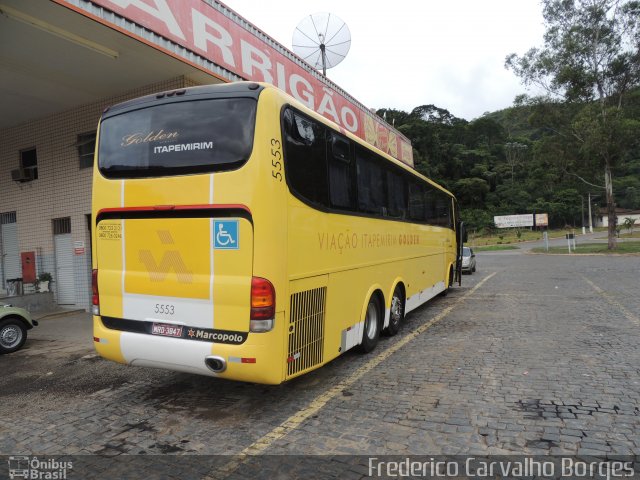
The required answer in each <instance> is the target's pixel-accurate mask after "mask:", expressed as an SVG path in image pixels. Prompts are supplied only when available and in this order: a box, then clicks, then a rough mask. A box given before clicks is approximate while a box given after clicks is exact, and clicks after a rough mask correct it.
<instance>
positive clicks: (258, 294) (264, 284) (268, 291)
mask: <svg viewBox="0 0 640 480" xmlns="http://www.w3.org/2000/svg"><path fill="white" fill-rule="evenodd" d="M275 316H276V291H275V289H274V288H273V285H272V284H271V282H270V281H269V280H267V279H266V278H260V277H252V278H251V317H250V322H249V331H250V332H254V333H259V332H268V331H270V330H272V329H273V321H274V317H275Z"/></svg>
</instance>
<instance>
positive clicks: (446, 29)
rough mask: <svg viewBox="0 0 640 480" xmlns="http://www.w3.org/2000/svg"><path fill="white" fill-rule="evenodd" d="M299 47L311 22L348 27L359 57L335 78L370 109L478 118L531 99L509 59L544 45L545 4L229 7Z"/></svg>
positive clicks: (353, 2) (333, 1)
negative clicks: (302, 28)
mask: <svg viewBox="0 0 640 480" xmlns="http://www.w3.org/2000/svg"><path fill="white" fill-rule="evenodd" d="M222 2H223V3H224V4H226V5H227V6H229V7H230V8H231V9H233V10H235V11H236V12H237V13H239V14H240V15H241V16H243V17H244V18H246V19H247V20H249V21H250V22H251V23H253V24H255V25H256V26H257V27H258V28H260V29H261V30H263V31H264V32H265V33H266V34H268V35H270V36H271V37H273V38H274V39H275V40H277V41H278V42H280V43H281V44H283V45H284V46H285V47H287V48H289V49H291V48H292V45H291V39H292V36H293V32H294V30H295V28H296V26H297V25H298V24H299V23H300V21H302V20H303V19H304V18H305V17H308V16H309V15H311V14H314V13H318V12H330V13H332V14H334V15H337V16H338V17H340V18H341V19H342V20H344V21H345V22H346V24H347V25H348V27H349V30H350V31H351V49H350V50H349V53H348V55H347V57H346V58H345V60H343V61H342V63H340V64H339V65H338V66H336V67H334V68H332V69H330V70H328V71H327V77H328V78H329V79H331V80H332V81H333V82H334V83H336V84H337V85H338V86H340V87H342V88H343V89H344V90H346V91H347V92H349V93H350V94H351V95H352V96H353V97H355V98H356V99H358V100H359V101H360V102H362V103H363V104H364V105H366V106H368V107H369V108H375V109H379V108H395V109H398V110H405V111H411V110H413V108H415V107H417V106H420V105H428V104H434V105H436V106H437V107H441V108H446V109H447V110H449V111H450V112H451V113H452V114H454V115H455V116H457V117H460V118H465V119H467V120H472V119H474V118H477V117H480V116H481V115H482V114H483V113H485V112H489V111H494V110H499V109H502V108H506V107H509V106H510V105H511V104H512V103H513V99H514V98H515V96H516V95H518V94H521V93H525V92H526V90H525V87H524V86H523V85H522V84H521V82H520V80H519V79H518V78H517V77H516V76H515V75H514V74H513V73H511V72H510V71H508V70H506V69H505V68H504V60H505V57H506V56H507V55H508V54H510V53H517V54H523V53H525V52H526V51H527V50H528V49H529V48H532V47H535V46H541V45H542V35H543V33H544V28H543V23H542V7H541V6H540V4H539V0H438V1H436V0H397V1H395V2H391V1H384V2H383V1H381V0H368V1H363V0H222Z"/></svg>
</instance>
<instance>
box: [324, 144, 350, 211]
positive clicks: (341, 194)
mask: <svg viewBox="0 0 640 480" xmlns="http://www.w3.org/2000/svg"><path fill="white" fill-rule="evenodd" d="M328 153H329V155H328V157H329V198H330V200H331V206H332V207H335V208H339V209H344V210H351V211H354V210H355V209H356V201H355V191H354V190H355V188H354V182H353V168H352V163H353V162H352V159H351V143H350V142H349V140H348V139H346V138H344V137H342V136H341V135H337V134H336V133H331V135H329V149H328Z"/></svg>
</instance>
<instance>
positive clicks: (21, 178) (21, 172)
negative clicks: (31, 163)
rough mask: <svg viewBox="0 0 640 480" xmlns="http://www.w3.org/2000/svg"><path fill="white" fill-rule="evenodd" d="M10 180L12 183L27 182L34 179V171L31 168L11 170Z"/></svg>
mask: <svg viewBox="0 0 640 480" xmlns="http://www.w3.org/2000/svg"><path fill="white" fill-rule="evenodd" d="M11 179H12V180H13V181H14V182H29V181H31V180H33V179H34V171H33V169H31V168H17V169H15V170H11Z"/></svg>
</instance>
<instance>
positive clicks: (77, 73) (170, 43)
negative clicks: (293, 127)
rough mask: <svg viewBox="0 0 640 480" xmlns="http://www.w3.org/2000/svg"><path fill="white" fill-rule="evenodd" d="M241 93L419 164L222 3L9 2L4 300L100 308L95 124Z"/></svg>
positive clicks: (2, 27)
mask: <svg viewBox="0 0 640 480" xmlns="http://www.w3.org/2000/svg"><path fill="white" fill-rule="evenodd" d="M238 80H252V81H264V82H268V83H272V84H274V85H276V86H278V87H279V88H281V89H283V90H285V91H287V92H288V93H290V94H291V95H292V96H294V97H296V98H297V99H299V100H301V101H302V102H303V103H305V104H306V105H307V106H309V107H311V108H313V109H314V110H316V111H317V112H318V113H320V114H322V115H324V116H325V117H327V118H329V119H330V120H332V121H334V122H336V123H337V124H338V125H339V126H340V127H341V128H343V129H345V130H348V131H350V132H352V133H354V134H356V135H359V136H361V137H362V138H364V139H365V140H366V141H368V142H369V143H371V144H373V145H375V146H377V147H378V148H380V149H381V150H384V151H385V152H387V153H390V154H391V155H393V156H395V157H396V158H399V159H400V160H402V161H404V162H406V163H409V164H412V163H413V161H412V149H411V145H410V143H409V141H408V140H407V139H406V138H405V137H403V136H402V135H401V134H400V133H398V132H397V131H395V130H394V129H393V128H391V127H390V126H389V125H387V124H385V123H384V122H383V121H382V120H381V119H380V118H378V117H376V116H375V115H374V114H372V113H371V112H370V111H369V109H367V108H366V107H365V106H363V105H362V104H360V103H359V102H357V101H356V100H355V99H354V98H353V97H352V96H350V95H349V94H348V93H346V92H345V91H343V90H342V89H340V88H339V87H338V86H337V85H335V84H333V83H332V82H330V81H329V80H327V79H326V78H325V77H323V76H322V75H321V74H320V73H318V72H317V71H315V70H314V69H313V68H312V67H311V66H309V65H307V64H306V63H305V62H304V61H303V60H301V59H300V58H298V57H296V56H295V55H294V54H293V53H291V52H290V51H289V50H287V49H286V48H285V47H283V46H282V45H280V44H278V43H277V42H275V41H274V40H273V39H271V38H270V37H269V36H268V35H266V34H265V33H264V32H262V31H261V30H259V29H258V28H257V27H256V26H254V25H252V24H250V23H249V22H247V21H246V20H244V19H243V18H242V17H240V16H239V15H237V14H236V13H235V12H233V11H232V10H230V9H228V8H227V7H226V6H224V5H223V4H221V3H219V2H217V1H213V0H149V1H142V0H92V1H86V0H4V1H3V3H2V5H0V296H7V295H9V296H10V295H13V294H17V293H20V291H24V292H25V293H28V292H30V291H35V282H34V281H35V280H36V279H37V278H38V277H39V276H42V275H43V274H47V273H48V274H50V275H51V278H52V280H53V282H52V291H53V292H54V296H55V300H56V302H57V303H58V304H61V305H72V306H76V307H81V308H85V309H89V307H90V300H91V285H90V280H91V241H90V240H91V239H90V225H91V218H90V211H91V179H92V175H93V169H92V166H93V150H94V148H95V132H96V125H97V122H98V119H99V117H100V114H101V113H102V111H103V110H104V109H105V108H106V107H108V106H109V105H113V104H115V103H119V102H122V101H125V100H128V99H131V98H135V97H138V96H141V95H147V94H150V93H155V92H159V91H165V90H171V89H176V88H182V87H189V86H195V85H202V84H209V83H219V82H229V81H238Z"/></svg>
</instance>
